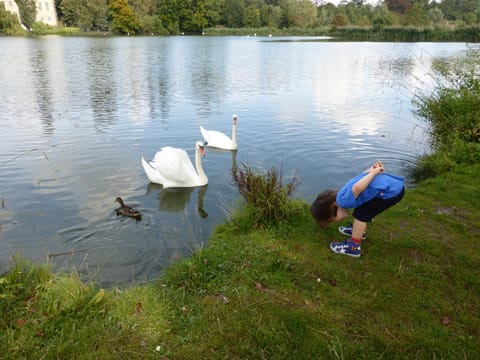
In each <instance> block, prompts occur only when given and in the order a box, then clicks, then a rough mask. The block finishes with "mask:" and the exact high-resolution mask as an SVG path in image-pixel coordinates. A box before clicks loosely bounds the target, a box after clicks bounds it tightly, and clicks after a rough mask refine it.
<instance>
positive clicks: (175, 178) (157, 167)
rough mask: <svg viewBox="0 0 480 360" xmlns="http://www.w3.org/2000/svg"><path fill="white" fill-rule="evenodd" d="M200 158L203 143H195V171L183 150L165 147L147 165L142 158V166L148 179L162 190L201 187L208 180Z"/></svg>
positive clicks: (202, 151) (203, 153) (203, 154)
mask: <svg viewBox="0 0 480 360" xmlns="http://www.w3.org/2000/svg"><path fill="white" fill-rule="evenodd" d="M202 156H205V149H204V146H203V143H202V142H201V141H197V143H196V144H195V167H196V170H195V168H194V167H193V164H192V162H191V161H190V158H189V157H188V155H187V152H186V151H185V150H183V149H177V148H173V147H170V146H165V147H163V148H161V149H160V151H158V152H157V153H156V154H155V157H154V158H153V160H152V161H150V162H148V163H147V162H146V161H145V159H144V158H143V156H142V166H143V169H144V170H145V173H146V174H147V177H148V179H149V180H150V181H151V182H153V183H157V184H161V185H163V187H164V188H173V187H194V186H203V185H206V184H208V178H207V176H206V175H205V172H204V171H203V167H202Z"/></svg>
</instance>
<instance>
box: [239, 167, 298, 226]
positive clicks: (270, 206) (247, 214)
mask: <svg viewBox="0 0 480 360" xmlns="http://www.w3.org/2000/svg"><path fill="white" fill-rule="evenodd" d="M232 178H233V181H234V182H235V184H236V186H237V188H238V192H239V193H240V195H242V197H243V199H244V200H245V209H244V211H243V216H242V217H243V220H244V221H245V224H244V226H245V227H246V229H250V228H251V227H252V226H253V227H265V226H273V225H279V224H282V223H286V222H287V221H288V220H289V219H290V218H291V217H292V216H293V215H294V214H296V213H298V210H300V207H299V204H298V202H297V201H295V200H294V199H292V196H293V194H294V192H295V189H296V187H297V185H298V183H299V178H298V176H296V175H294V176H292V177H291V178H290V179H288V180H285V179H284V176H283V171H282V170H281V169H280V170H279V169H276V168H275V167H271V168H270V169H268V170H267V171H264V172H262V171H255V170H253V169H252V168H251V167H249V166H248V165H246V164H241V165H240V166H236V167H234V168H233V169H232Z"/></svg>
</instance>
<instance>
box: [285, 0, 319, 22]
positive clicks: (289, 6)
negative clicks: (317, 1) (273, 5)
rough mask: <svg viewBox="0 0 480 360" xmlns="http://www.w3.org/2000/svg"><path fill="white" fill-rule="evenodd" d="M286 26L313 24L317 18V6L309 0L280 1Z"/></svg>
mask: <svg viewBox="0 0 480 360" xmlns="http://www.w3.org/2000/svg"><path fill="white" fill-rule="evenodd" d="M281 7H282V9H283V13H284V16H285V26H286V27H292V26H294V27H301V28H304V27H308V26H313V25H314V24H315V21H316V19H317V8H316V7H315V5H314V4H313V2H311V1H310V0H283V1H282V3H281Z"/></svg>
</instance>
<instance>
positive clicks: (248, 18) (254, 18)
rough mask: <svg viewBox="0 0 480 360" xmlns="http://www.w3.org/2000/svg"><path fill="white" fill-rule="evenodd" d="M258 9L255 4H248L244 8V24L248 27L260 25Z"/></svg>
mask: <svg viewBox="0 0 480 360" xmlns="http://www.w3.org/2000/svg"><path fill="white" fill-rule="evenodd" d="M260 25H261V22H260V10H258V9H257V7H256V6H255V5H249V6H247V8H246V9H245V26H246V27H248V28H258V27H260Z"/></svg>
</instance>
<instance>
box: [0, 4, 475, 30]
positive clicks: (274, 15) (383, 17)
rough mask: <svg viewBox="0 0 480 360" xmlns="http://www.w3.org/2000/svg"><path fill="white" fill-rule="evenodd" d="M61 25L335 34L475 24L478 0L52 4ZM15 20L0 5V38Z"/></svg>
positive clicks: (25, 7)
mask: <svg viewBox="0 0 480 360" xmlns="http://www.w3.org/2000/svg"><path fill="white" fill-rule="evenodd" d="M16 2H17V4H18V6H19V11H20V16H21V19H22V23H23V25H25V26H26V27H27V28H31V27H34V26H35V25H36V24H35V22H34V19H35V0H17V1H16ZM55 7H56V10H57V15H58V20H59V23H60V24H61V26H62V27H72V28H78V29H79V30H80V31H82V32H96V31H101V32H111V33H116V34H132V35H133V34H155V35H169V34H180V33H188V34H200V33H202V32H203V31H204V30H205V29H208V28H217V29H219V28H236V29H242V28H250V29H252V28H270V29H318V28H323V29H325V28H328V29H331V30H334V31H335V30H337V29H341V28H346V27H355V28H362V29H383V28H386V27H392V26H402V27H464V26H468V25H476V26H478V25H479V22H480V1H479V0H442V1H441V2H436V1H429V0H383V1H379V2H378V3H376V4H370V3H367V2H365V1H364V0H352V1H346V0H343V1H342V2H340V3H339V4H338V5H334V4H332V3H329V2H327V1H325V0H55ZM17 26H18V20H17V18H16V17H15V16H14V15H12V14H10V13H8V12H7V11H6V10H5V7H4V5H3V3H0V34H1V33H4V34H9V33H15V31H12V29H15V27H17Z"/></svg>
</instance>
